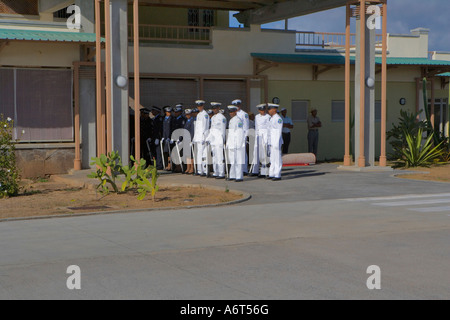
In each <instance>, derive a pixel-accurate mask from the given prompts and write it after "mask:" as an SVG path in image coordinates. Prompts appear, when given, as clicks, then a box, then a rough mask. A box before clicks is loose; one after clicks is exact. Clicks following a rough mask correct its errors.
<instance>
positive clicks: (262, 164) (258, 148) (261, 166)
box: [250, 103, 271, 177]
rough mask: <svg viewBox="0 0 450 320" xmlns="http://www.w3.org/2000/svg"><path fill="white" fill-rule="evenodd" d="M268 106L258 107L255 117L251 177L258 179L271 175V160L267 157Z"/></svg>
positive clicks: (260, 105) (261, 105)
mask: <svg viewBox="0 0 450 320" xmlns="http://www.w3.org/2000/svg"><path fill="white" fill-rule="evenodd" d="M266 107H267V104H265V103H263V104H259V105H257V106H256V108H257V109H258V112H259V113H258V114H257V115H256V116H255V144H254V148H253V159H252V172H250V174H251V175H256V176H258V177H263V176H267V175H268V174H269V158H268V157H267V145H268V137H269V133H268V128H269V122H270V119H271V118H270V116H269V115H268V114H267V112H266Z"/></svg>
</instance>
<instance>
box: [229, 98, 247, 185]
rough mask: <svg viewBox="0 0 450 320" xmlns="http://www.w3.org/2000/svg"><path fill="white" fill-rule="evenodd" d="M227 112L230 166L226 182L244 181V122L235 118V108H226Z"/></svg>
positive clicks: (232, 106) (236, 109)
mask: <svg viewBox="0 0 450 320" xmlns="http://www.w3.org/2000/svg"><path fill="white" fill-rule="evenodd" d="M228 111H229V113H230V117H231V120H230V122H229V126H228V136H227V151H228V160H229V163H230V165H231V166H230V172H229V176H228V180H235V181H236V182H241V181H243V179H244V172H243V170H242V168H243V166H242V164H243V163H244V162H245V134H244V122H243V121H242V119H241V118H240V117H238V116H237V112H238V108H237V107H236V106H234V105H230V106H228Z"/></svg>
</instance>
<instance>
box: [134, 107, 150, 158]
mask: <svg viewBox="0 0 450 320" xmlns="http://www.w3.org/2000/svg"><path fill="white" fill-rule="evenodd" d="M140 111H141V117H140V146H141V155H140V158H141V159H144V160H145V161H146V162H147V163H148V164H150V162H151V160H152V152H151V149H149V147H150V143H151V136H152V126H153V122H152V120H151V119H150V116H149V114H150V109H148V108H142V109H141V110H140ZM149 139H150V141H148V140H149ZM136 160H138V159H136Z"/></svg>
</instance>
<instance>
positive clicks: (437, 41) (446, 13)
mask: <svg viewBox="0 0 450 320" xmlns="http://www.w3.org/2000/svg"><path fill="white" fill-rule="evenodd" d="M234 13H235V12H234ZM354 24H355V22H354V19H352V27H353V28H354ZM230 25H231V26H237V25H238V22H237V20H236V19H235V18H234V17H232V15H230ZM419 27H422V28H427V29H430V34H429V51H447V52H450V0H389V1H388V33H393V34H410V31H411V30H412V29H415V28H419ZM263 28H272V29H284V28H285V21H284V20H283V21H278V22H273V23H270V24H267V25H263ZM288 28H289V29H290V30H297V31H316V32H345V7H341V8H336V9H332V10H327V11H323V12H319V13H314V14H310V15H307V16H302V17H297V18H292V19H289V21H288Z"/></svg>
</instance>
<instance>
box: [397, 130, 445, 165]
mask: <svg viewBox="0 0 450 320" xmlns="http://www.w3.org/2000/svg"><path fill="white" fill-rule="evenodd" d="M404 135H405V138H406V142H407V147H406V148H404V149H403V150H402V151H401V154H402V156H401V157H400V158H399V159H397V166H405V167H407V168H408V167H429V166H431V165H432V164H438V163H440V162H439V159H440V158H441V157H442V148H441V146H442V142H441V143H440V144H438V145H437V146H434V145H433V138H434V137H433V136H434V133H432V134H430V135H429V136H428V138H427V139H426V141H425V142H423V129H422V128H420V129H419V130H418V131H417V134H416V135H413V134H411V133H409V132H406V131H405V132H404Z"/></svg>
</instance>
